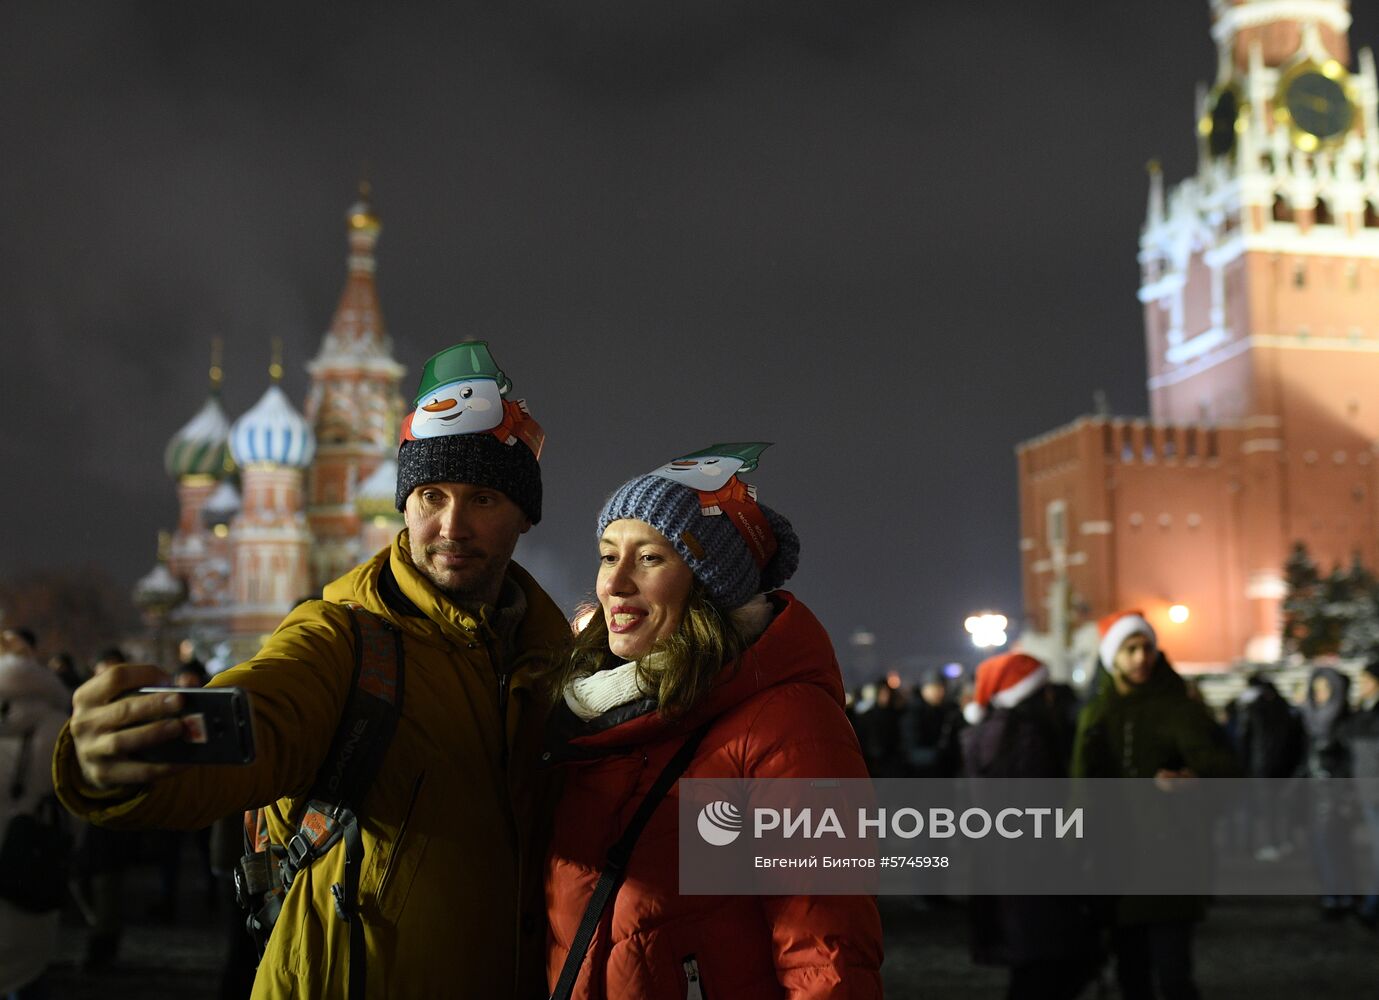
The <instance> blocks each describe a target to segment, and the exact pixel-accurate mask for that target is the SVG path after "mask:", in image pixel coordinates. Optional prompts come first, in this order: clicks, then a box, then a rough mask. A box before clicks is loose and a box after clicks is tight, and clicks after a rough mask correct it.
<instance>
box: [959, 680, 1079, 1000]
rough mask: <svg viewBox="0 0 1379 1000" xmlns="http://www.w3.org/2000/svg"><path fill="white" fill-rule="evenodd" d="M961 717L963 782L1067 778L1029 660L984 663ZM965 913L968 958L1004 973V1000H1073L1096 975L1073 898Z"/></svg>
mask: <svg viewBox="0 0 1379 1000" xmlns="http://www.w3.org/2000/svg"><path fill="white" fill-rule="evenodd" d="M964 714H965V715H966V716H967V719H968V721H969V722H970V723H972V726H971V727H970V728H968V729H965V730H964V731H963V732H962V735H961V737H960V738H961V741H962V759H963V770H964V772H965V773H966V776H967V777H969V778H1066V777H1067V775H1068V759H1067V754H1066V752H1065V748H1066V746H1067V744H1068V739H1067V738H1066V729H1067V725H1066V723H1065V722H1064V721H1063V719H1062V717H1061V714H1060V712H1059V710H1058V707H1057V705H1056V704H1055V701H1054V698H1053V686H1052V685H1051V684H1050V683H1049V669H1048V667H1046V666H1044V664H1043V663H1040V662H1039V661H1038V660H1036V659H1035V658H1034V657H1032V656H1029V655H1027V654H1025V653H1003V654H1001V655H999V656H993V657H991V659H989V660H985V661H983V662H982V663H981V664H980V665H979V666H978V667H977V677H976V690H975V692H974V693H973V697H972V700H971V701H970V702H968V704H967V708H966V710H965V712H964ZM968 906H969V911H968V912H969V916H970V922H971V943H972V958H973V960H974V961H976V962H977V963H978V964H981V965H1004V966H1008V967H1009V968H1010V983H1009V986H1008V988H1007V991H1006V996H1007V997H1008V998H1010V1000H1025V998H1029V1000H1071V998H1073V997H1076V996H1078V995H1080V994H1081V992H1082V990H1083V988H1084V987H1085V986H1086V985H1087V984H1088V983H1089V982H1091V980H1092V979H1093V977H1095V975H1096V974H1097V971H1098V970H1099V969H1100V967H1101V961H1102V957H1101V954H1100V952H1099V951H1098V950H1097V947H1096V940H1097V939H1096V935H1095V934H1094V933H1093V930H1092V925H1091V921H1090V920H1089V919H1088V916H1087V911H1086V907H1085V906H1084V905H1083V901H1082V900H1080V899H1078V898H1077V897H1073V896H997V895H974V896H972V897H971V899H970V901H969V904H968Z"/></svg>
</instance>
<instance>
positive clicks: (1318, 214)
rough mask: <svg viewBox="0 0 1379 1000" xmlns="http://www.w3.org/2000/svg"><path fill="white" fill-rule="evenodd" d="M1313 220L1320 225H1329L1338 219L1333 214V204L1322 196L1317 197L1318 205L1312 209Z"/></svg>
mask: <svg viewBox="0 0 1379 1000" xmlns="http://www.w3.org/2000/svg"><path fill="white" fill-rule="evenodd" d="M1312 221H1313V222H1315V223H1316V224H1317V225H1319V226H1329V225H1331V224H1332V223H1334V222H1335V221H1336V219H1335V218H1334V217H1333V216H1332V214H1331V206H1330V205H1328V204H1327V203H1326V201H1325V200H1324V199H1322V198H1318V199H1317V207H1316V208H1314V209H1313V210H1312Z"/></svg>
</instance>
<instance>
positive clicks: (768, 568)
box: [598, 465, 800, 611]
mask: <svg viewBox="0 0 1379 1000" xmlns="http://www.w3.org/2000/svg"><path fill="white" fill-rule="evenodd" d="M754 467H755V465H753V468H754ZM701 496H702V495H701V494H700V492H699V491H697V490H694V489H691V488H689V487H688V486H684V485H682V484H680V483H676V482H672V481H670V480H669V479H666V478H665V477H664V476H662V475H659V474H657V473H649V474H647V475H645V476H638V477H637V478H636V479H632V480H630V481H628V482H626V483H624V484H623V485H622V486H620V487H618V489H617V490H616V491H615V492H614V493H613V495H612V496H611V497H609V498H608V502H607V503H605V504H604V505H603V510H601V511H600V512H599V519H598V537H600V538H602V537H603V532H604V529H605V528H607V527H608V525H609V524H611V523H612V522H614V521H617V520H619V519H621V518H632V519H634V520H638V521H645V522H646V523H647V524H649V525H651V526H652V527H653V528H655V529H656V530H657V531H659V532H660V533H661V534H662V535H664V536H665V538H666V540H667V541H669V542H670V544H671V545H672V546H674V547H675V551H676V552H678V553H679V554H680V558H682V559H683V560H685V562H686V563H688V564H689V567H690V569H691V570H693V571H694V575H695V578H696V579H698V580H699V581H700V582H701V583H702V584H704V586H705V587H706V588H707V589H708V592H709V596H710V598H712V600H713V601H714V603H715V604H717V605H718V606H719V607H721V608H723V609H724V610H725V611H731V610H732V609H733V608H737V607H740V606H742V605H743V604H746V603H747V601H749V600H750V599H751V598H752V597H753V596H754V595H756V594H761V593H765V592H767V591H771V590H775V589H776V588H777V587H780V586H781V585H782V584H783V583H785V581H786V580H788V579H790V577H791V576H793V575H794V572H795V570H796V568H798V566H799V564H800V539H799V536H797V535H796V534H795V529H794V528H793V527H792V526H791V524H790V522H789V521H788V520H787V519H786V518H785V517H784V516H782V515H781V514H778V513H777V512H776V511H774V510H772V509H771V508H770V507H767V506H766V505H765V504H756V506H757V507H759V508H760V509H761V513H762V514H763V515H764V516H765V518H766V521H767V523H768V524H770V526H771V531H772V532H773V533H774V535H775V541H776V551H775V554H774V555H772V556H771V558H770V559H769V560H768V561H767V563H766V565H765V567H762V568H758V566H757V563H756V560H755V559H754V558H753V557H752V552H751V549H750V548H749V546H748V544H747V541H746V540H745V539H744V538H743V535H742V533H741V532H740V531H739V530H738V528H737V527H736V525H735V522H734V520H733V518H732V517H730V516H728V515H727V514H726V513H720V514H709V515H706V514H704V513H702V511H701V506H702V500H701Z"/></svg>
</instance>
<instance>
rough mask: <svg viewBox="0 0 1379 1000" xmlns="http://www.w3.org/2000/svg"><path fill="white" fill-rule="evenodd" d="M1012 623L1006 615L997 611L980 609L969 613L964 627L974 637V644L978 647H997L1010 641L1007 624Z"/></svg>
mask: <svg viewBox="0 0 1379 1000" xmlns="http://www.w3.org/2000/svg"><path fill="white" fill-rule="evenodd" d="M1009 624H1010V621H1009V619H1007V618H1006V616H1005V615H1002V614H998V613H996V612H995V611H979V612H978V613H977V614H975V615H969V616H968V617H967V620H966V621H964V622H963V628H965V629H966V630H967V633H968V634H969V635H970V636H971V637H972V645H974V646H976V647H977V648H978V649H995V648H998V647H1000V646H1004V645H1005V644H1006V642H1008V641H1009V637H1008V636H1007V635H1006V626H1007V625H1009Z"/></svg>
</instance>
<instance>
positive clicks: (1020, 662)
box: [964, 653, 1049, 725]
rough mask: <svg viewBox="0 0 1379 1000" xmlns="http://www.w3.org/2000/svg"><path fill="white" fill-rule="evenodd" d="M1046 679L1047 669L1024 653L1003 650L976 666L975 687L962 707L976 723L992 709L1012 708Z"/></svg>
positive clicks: (1032, 692)
mask: <svg viewBox="0 0 1379 1000" xmlns="http://www.w3.org/2000/svg"><path fill="white" fill-rule="evenodd" d="M1048 682H1049V668H1048V667H1046V666H1044V664H1042V663H1040V662H1039V661H1038V660H1036V659H1035V658H1034V657H1032V656H1030V655H1028V654H1027V653H1002V654H1001V655H1000V656H993V657H991V659H989V660H983V661H982V662H981V663H980V664H979V665H978V667H977V689H976V691H974V692H973V694H972V701H971V702H969V703H968V705H967V708H966V709H964V715H965V716H966V717H967V721H968V722H970V723H972V724H973V725H976V724H977V723H978V722H980V721H981V720H982V719H984V718H985V717H986V712H987V709H988V708H989V707H991V708H1014V707H1015V706H1016V705H1018V704H1020V702H1022V701H1024V700H1025V699H1026V698H1028V697H1029V696H1030V695H1032V694H1034V692H1036V691H1038V690H1039V689H1040V688H1041V687H1043V686H1044V685H1045V684H1047V683H1048Z"/></svg>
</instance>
